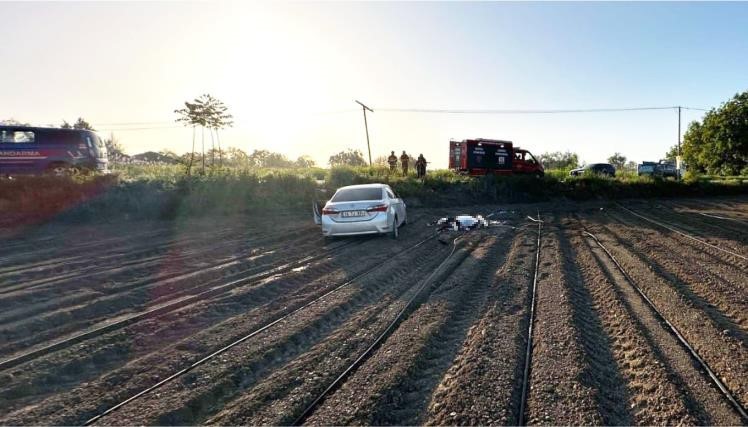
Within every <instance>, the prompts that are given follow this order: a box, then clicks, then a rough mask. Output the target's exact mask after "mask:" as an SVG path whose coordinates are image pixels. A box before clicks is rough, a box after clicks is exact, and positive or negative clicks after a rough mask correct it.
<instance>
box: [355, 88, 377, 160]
mask: <svg viewBox="0 0 748 427" xmlns="http://www.w3.org/2000/svg"><path fill="white" fill-rule="evenodd" d="M356 104H358V105H360V106H361V109H362V110H363V112H364V128H366V147H367V148H368V149H369V167H371V144H369V124H368V123H366V110H369V111H371V112H372V113H373V112H374V110H372V109H371V108H369V107H367V106H366V105H364V104H363V103H361V102H360V101H358V100H357V101H356Z"/></svg>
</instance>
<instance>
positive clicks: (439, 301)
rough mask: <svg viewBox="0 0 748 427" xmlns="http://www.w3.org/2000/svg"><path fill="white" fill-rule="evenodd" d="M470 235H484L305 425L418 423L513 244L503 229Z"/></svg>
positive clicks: (477, 315) (479, 310)
mask: <svg viewBox="0 0 748 427" xmlns="http://www.w3.org/2000/svg"><path fill="white" fill-rule="evenodd" d="M496 231H498V233H497V232H496ZM474 233H481V234H483V235H484V236H486V237H484V238H483V241H482V242H481V243H480V244H479V245H478V247H477V248H476V249H475V250H473V252H472V254H471V255H470V256H469V257H468V258H467V259H466V260H465V261H464V262H463V264H462V265H461V266H460V268H458V269H457V270H455V271H454V272H453V273H452V275H451V276H449V277H448V278H447V279H446V280H444V282H443V283H442V284H441V285H440V286H439V288H438V289H437V290H435V291H434V292H433V293H432V294H431V295H430V297H429V298H428V300H426V301H425V302H424V303H423V304H422V305H421V306H420V307H419V308H418V309H417V310H416V311H415V312H413V313H412V314H411V315H410V316H409V317H408V319H407V320H405V321H404V322H403V323H402V324H401V325H400V326H399V327H398V329H397V330H396V331H395V332H394V333H393V334H392V335H391V336H390V337H389V338H387V340H386V342H385V343H384V344H383V345H382V346H381V348H379V349H378V350H377V352H376V353H375V354H374V355H373V356H372V357H371V358H370V359H369V360H367V361H366V362H365V363H364V364H363V365H362V366H361V367H360V368H359V369H358V370H357V371H356V372H355V373H354V374H352V375H351V376H350V378H348V379H347V381H346V383H345V384H344V385H343V386H342V387H341V388H340V389H339V390H338V391H336V392H335V393H333V394H332V395H330V396H328V397H327V399H326V400H325V402H324V403H323V404H322V405H321V406H320V407H319V408H318V409H317V410H316V411H315V413H314V414H313V415H312V416H311V417H310V418H309V419H307V420H306V423H307V424H313V425H318V424H324V425H330V424H336V425H341V424H345V425H350V424H368V425H416V424H420V423H421V422H420V420H419V418H420V416H422V415H423V414H424V413H425V411H426V408H427V406H428V403H429V400H430V397H431V394H432V392H433V390H434V389H435V388H436V386H437V385H438V383H439V381H440V380H441V378H442V377H443V374H444V372H445V371H446V370H447V369H448V368H449V366H450V365H451V362H452V360H453V359H454V357H455V355H456V354H457V351H458V350H459V349H460V347H461V345H462V343H463V341H464V339H465V336H466V334H467V331H468V329H469V327H470V326H471V325H472V323H473V322H474V321H475V320H476V319H477V318H479V316H480V315H481V313H482V312H483V310H484V307H485V305H486V303H487V302H488V300H489V294H490V293H492V292H495V291H496V286H497V285H496V283H495V282H494V280H493V279H494V277H493V276H494V274H495V273H496V270H497V269H498V268H499V266H500V265H501V264H502V263H503V261H504V259H505V258H506V249H507V247H508V246H509V245H510V244H511V239H508V238H507V237H508V236H506V235H509V234H512V233H510V232H509V230H507V229H503V230H495V231H494V232H493V233H491V232H487V231H479V232H474ZM497 234H498V236H497ZM502 238H503V239H502Z"/></svg>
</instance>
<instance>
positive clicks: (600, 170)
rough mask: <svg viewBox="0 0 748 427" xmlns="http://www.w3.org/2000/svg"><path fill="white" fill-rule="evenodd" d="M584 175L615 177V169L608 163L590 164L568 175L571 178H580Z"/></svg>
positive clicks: (573, 170)
mask: <svg viewBox="0 0 748 427" xmlns="http://www.w3.org/2000/svg"><path fill="white" fill-rule="evenodd" d="M586 174H593V175H602V176H610V177H613V176H616V168H615V167H613V165H611V164H610V163H590V164H589V165H585V166H582V167H581V168H576V169H572V170H571V171H570V172H569V175H571V176H582V175H586Z"/></svg>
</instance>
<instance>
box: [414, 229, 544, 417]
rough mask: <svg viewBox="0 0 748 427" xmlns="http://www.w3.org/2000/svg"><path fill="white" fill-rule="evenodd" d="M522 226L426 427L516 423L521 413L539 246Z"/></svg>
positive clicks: (438, 392) (441, 386)
mask: <svg viewBox="0 0 748 427" xmlns="http://www.w3.org/2000/svg"><path fill="white" fill-rule="evenodd" d="M536 240H537V233H536V231H535V230H534V229H528V228H521V229H520V231H519V232H518V234H517V235H516V237H515V238H514V241H513V242H512V246H511V249H510V251H509V255H508V256H507V261H506V262H505V264H504V266H503V268H502V269H501V270H499V272H498V273H497V276H496V277H495V278H494V280H495V282H496V283H497V284H498V285H497V286H498V289H497V293H496V294H492V295H491V297H490V301H489V302H488V304H487V308H486V310H485V311H484V312H483V313H482V315H481V316H480V318H479V319H478V320H477V322H475V323H474V324H473V326H472V327H471V328H470V330H469V331H468V333H467V337H466V339H465V340H464V342H463V343H462V345H461V348H460V349H459V351H458V353H457V357H455V358H454V360H453V362H452V365H451V366H450V367H449V369H448V370H447V371H446V374H445V375H444V376H443V378H441V380H440V382H439V384H438V386H437V387H436V389H435V390H434V392H433V393H432V395H431V400H430V402H429V406H428V408H427V410H426V413H425V414H423V416H422V418H421V419H422V420H423V423H425V424H439V425H444V424H450V425H453V424H483V425H486V424H512V423H516V422H517V420H516V415H517V413H518V411H519V406H520V400H521V394H522V378H523V370H524V357H525V348H526V344H527V341H526V340H527V337H526V336H525V335H526V331H527V329H528V315H529V305H530V290H531V288H532V279H533V269H534V264H535V252H536V249H537V248H536V245H537V242H536Z"/></svg>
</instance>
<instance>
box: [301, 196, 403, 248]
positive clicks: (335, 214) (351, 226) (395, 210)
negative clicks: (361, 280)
mask: <svg viewBox="0 0 748 427" xmlns="http://www.w3.org/2000/svg"><path fill="white" fill-rule="evenodd" d="M314 221H315V222H316V223H317V224H320V225H321V226H322V235H324V236H327V237H332V236H353V235H359V234H385V233H389V234H390V235H391V236H392V237H393V238H395V239H396V238H397V237H398V235H399V231H398V228H399V227H400V226H401V225H403V224H406V223H407V222H408V215H407V213H406V211H405V202H403V200H402V199H401V198H399V197H397V195H395V192H394V191H392V188H390V186H389V185H387V184H364V185H350V186H347V187H342V188H339V189H338V191H336V192H335V194H334V195H333V196H332V198H331V199H330V200H329V201H328V202H327V203H326V204H325V206H324V207H323V208H322V209H321V210H320V208H319V206H318V205H317V204H316V203H315V205H314Z"/></svg>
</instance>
